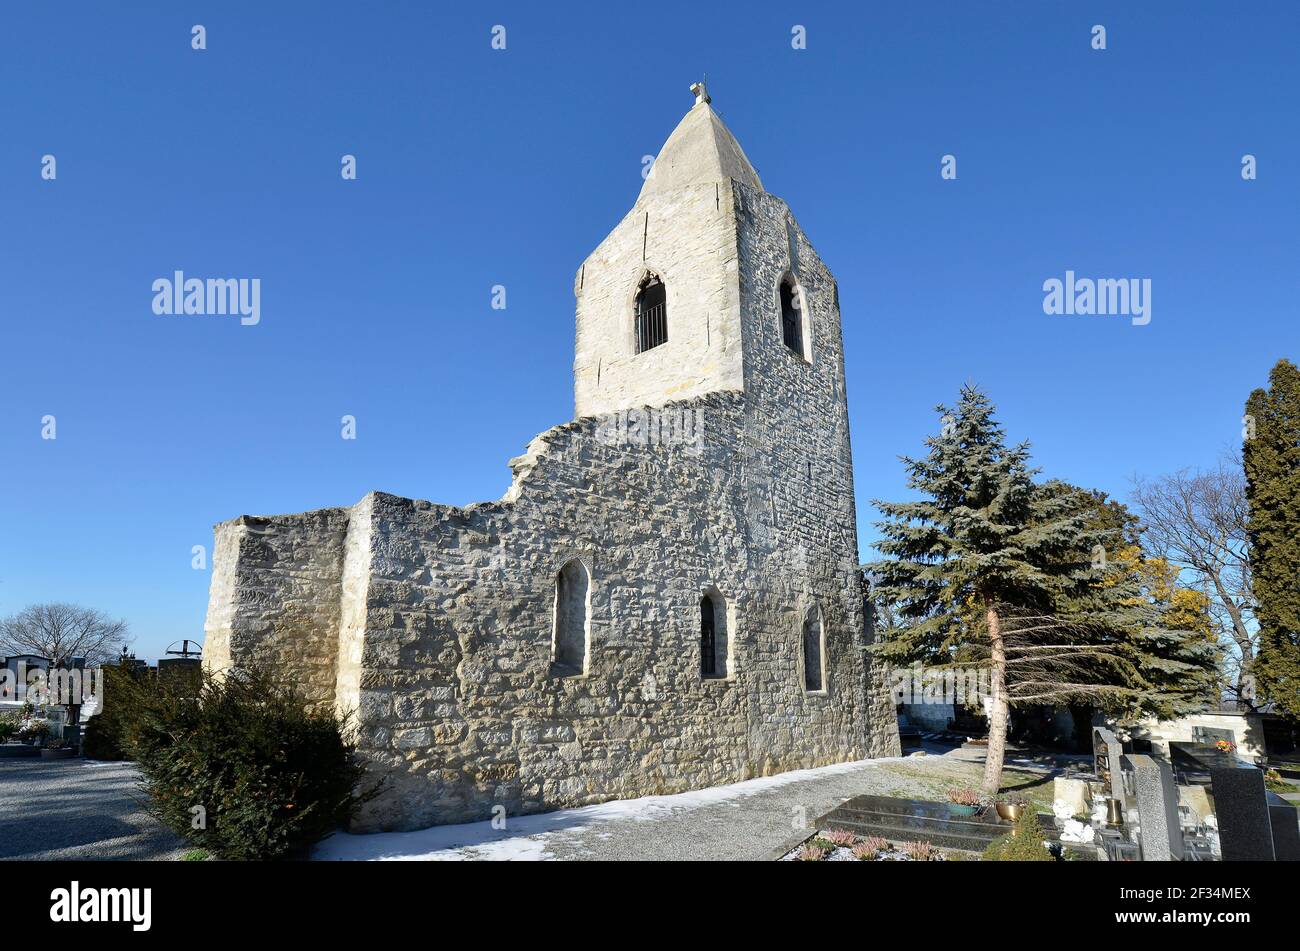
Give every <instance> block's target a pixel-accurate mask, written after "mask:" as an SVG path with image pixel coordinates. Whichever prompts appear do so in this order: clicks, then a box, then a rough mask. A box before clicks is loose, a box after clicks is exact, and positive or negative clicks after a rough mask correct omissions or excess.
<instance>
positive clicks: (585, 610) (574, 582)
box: [551, 559, 591, 677]
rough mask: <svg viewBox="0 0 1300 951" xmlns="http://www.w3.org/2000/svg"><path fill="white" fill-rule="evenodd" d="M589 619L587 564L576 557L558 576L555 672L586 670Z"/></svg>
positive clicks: (567, 674)
mask: <svg viewBox="0 0 1300 951" xmlns="http://www.w3.org/2000/svg"><path fill="white" fill-rule="evenodd" d="M590 623H591V598H590V579H589V577H588V575H587V567H586V565H584V564H583V563H582V562H581V561H579V560H577V559H574V560H573V561H570V562H568V563H567V564H566V565H565V566H564V567H563V568H561V569H560V573H559V574H558V575H556V577H555V634H554V641H553V643H552V649H551V661H552V670H553V672H554V674H555V675H556V676H559V677H573V676H577V675H579V674H583V673H586V670H587V640H588V638H587V631H588V627H589V626H590Z"/></svg>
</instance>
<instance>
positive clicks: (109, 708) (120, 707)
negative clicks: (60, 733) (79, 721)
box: [81, 664, 131, 760]
mask: <svg viewBox="0 0 1300 951" xmlns="http://www.w3.org/2000/svg"><path fill="white" fill-rule="evenodd" d="M101 673H102V675H103V681H102V686H101V691H102V696H101V697H100V698H99V712H97V713H96V714H95V715H94V716H92V717H88V718H87V719H86V725H85V727H84V728H83V729H82V731H81V753H82V755H83V756H85V757H87V758H88V759H102V760H123V759H129V758H130V757H129V756H128V754H127V751H126V728H127V723H126V721H127V716H128V713H129V712H130V710H131V704H130V701H129V700H128V699H127V698H128V696H129V693H130V692H129V691H127V690H122V691H121V692H120V693H119V689H118V688H119V686H127V685H126V684H125V683H124V681H126V680H127V679H128V678H130V677H131V674H130V673H128V672H127V671H126V670H124V669H122V668H121V667H116V666H109V665H107V664H106V665H104V667H102V668H101Z"/></svg>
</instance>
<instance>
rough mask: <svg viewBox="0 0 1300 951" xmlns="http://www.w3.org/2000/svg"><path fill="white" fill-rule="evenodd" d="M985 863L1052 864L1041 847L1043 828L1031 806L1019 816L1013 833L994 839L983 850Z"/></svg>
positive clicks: (1048, 853)
mask: <svg viewBox="0 0 1300 951" xmlns="http://www.w3.org/2000/svg"><path fill="white" fill-rule="evenodd" d="M983 859H984V861H985V862H1054V861H1056V859H1054V858H1053V857H1052V853H1051V852H1049V851H1047V847H1046V846H1045V845H1043V827H1042V826H1041V825H1039V824H1038V815H1037V813H1035V812H1034V809H1033V807H1032V806H1029V807H1028V808H1026V809H1025V811H1024V812H1022V813H1021V814H1020V820H1019V821H1018V822H1017V823H1016V830H1015V832H1013V833H1011V834H1009V835H1004V836H1002V837H1001V838H999V839H994V840H993V841H992V842H990V843H989V845H988V848H986V849H985V850H984V856H983Z"/></svg>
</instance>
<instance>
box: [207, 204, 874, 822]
mask: <svg viewBox="0 0 1300 951" xmlns="http://www.w3.org/2000/svg"><path fill="white" fill-rule="evenodd" d="M642 205H644V207H642ZM647 214H648V215H649V218H648V219H647V218H645V217H642V219H641V220H642V224H641V226H640V229H638V227H637V224H636V222H637V216H638V215H642V216H645V215H647ZM665 216H666V217H665ZM674 216H675V217H674ZM659 218H664V219H665V227H664V228H663V229H662V230H659V231H655V230H647V228H649V229H654V227H655V223H656V220H658V219H659ZM647 221H648V222H649V224H648V225H647V224H646V222H647ZM674 221H675V222H676V223H677V224H681V225H682V228H681V229H678V230H676V231H674V229H673V228H672V227H671V225H672V224H673V223H674ZM687 224H689V228H687V227H686V225H687ZM643 256H644V261H643V260H642V258H643ZM643 264H649V265H651V266H652V267H654V268H656V269H657V270H658V271H659V273H661V274H662V276H664V278H665V280H666V281H667V284H668V294H669V297H668V301H669V314H670V317H669V320H670V323H669V344H667V345H665V346H664V347H662V348H656V350H655V351H649V352H647V353H645V354H641V355H635V354H633V353H630V352H629V350H628V346H629V344H630V340H628V339H625V337H626V334H625V333H624V332H625V330H626V324H627V322H628V316H627V315H628V314H629V313H630V312H631V310H630V309H631V300H632V293H633V292H634V289H635V284H636V281H637V280H638V278H639V275H640V273H641V268H642V266H643ZM787 272H789V273H792V274H794V275H795V276H796V277H797V279H798V281H799V283H800V286H801V287H802V289H803V293H804V297H805V299H806V301H807V308H808V314H809V316H808V333H809V336H810V341H811V342H810V346H809V348H808V353H809V355H810V357H811V359H805V358H804V356H802V355H800V354H796V353H794V352H792V351H790V350H789V349H788V348H786V347H785V346H784V344H783V343H782V339H781V330H780V307H779V301H778V296H777V295H778V285H779V282H780V280H781V277H782V275H784V274H785V273H787ZM576 289H577V292H578V333H577V351H576V359H575V365H574V373H575V399H576V402H577V405H578V407H579V409H580V411H581V412H582V413H583V415H582V418H579V419H578V420H576V421H574V422H572V423H567V424H565V425H563V426H558V427H556V428H554V429H551V430H549V431H548V432H546V433H543V434H542V435H540V436H538V437H537V438H536V439H534V440H533V442H532V443H531V444H530V446H529V447H528V450H527V451H526V452H525V454H524V455H523V456H521V457H519V458H518V459H515V460H512V463H511V465H512V468H513V469H514V472H515V480H514V484H513V485H512V486H511V489H510V490H509V492H507V494H506V496H505V497H504V498H503V499H502V500H500V501H498V502H491V503H484V504H480V505H472V506H469V507H466V508H456V507H451V506H444V505H436V504H433V503H430V502H423V501H415V500H410V499H401V498H397V497H394V496H390V495H385V494H382V493H372V494H371V495H368V496H367V497H366V498H365V499H363V500H362V501H361V502H360V503H358V504H357V505H356V506H354V507H352V508H351V509H329V510H324V511H321V512H311V513H306V514H303V515H295V516H285V517H279V518H271V519H248V518H245V519H239V520H236V521H235V522H228V523H224V524H223V525H220V526H218V527H217V545H216V551H215V554H214V572H213V582H212V600H211V604H210V607H209V617H208V631H209V634H208V638H209V639H208V652H207V653H208V662H209V664H210V665H212V666H215V667H223V666H228V665H231V664H243V663H249V662H272V663H280V664H283V665H285V669H286V670H288V671H295V670H301V671H302V672H303V679H304V680H305V681H306V682H307V684H308V686H309V689H310V691H311V694H312V696H313V698H314V699H316V700H319V701H322V702H325V701H329V700H332V701H333V702H334V703H335V705H336V707H337V708H339V709H340V710H343V711H344V712H348V713H350V714H352V715H353V720H352V722H353V725H354V727H355V731H356V734H355V735H356V739H357V742H358V747H359V749H360V750H361V751H362V752H363V754H364V755H365V757H366V758H367V760H368V762H369V764H370V767H371V769H372V771H373V772H374V773H375V774H376V775H383V776H384V777H385V778H386V780H387V783H386V785H385V787H384V791H383V792H382V794H381V795H380V796H379V797H377V798H376V799H374V800H372V801H371V802H369V803H368V804H367V805H366V807H365V808H364V811H363V812H362V814H361V815H360V816H359V818H358V820H357V822H356V829H357V830H358V831H375V830H386V829H411V828H418V827H422V826H426V825H430V824H433V823H439V822H460V821H469V820H475V819H482V818H486V817H488V816H490V815H491V814H492V810H493V809H494V807H498V806H500V807H504V809H505V810H506V812H507V813H509V814H518V813H523V812H533V811H539V810H545V809H554V808H559V807H564V806H575V805H583V804H588V803H594V802H600V801H604V800H607V799H610V798H616V797H617V798H622V797H630V796H640V795H647V794H655V793H669V792H678V791H683V790H687V789H693V788H699V787H704V786H710V785H716V784H720V783H728V782H735V781H738V780H742V779H746V778H750V777H753V776H758V775H767V774H771V773H776V772H781V771H784V770H789V769H796V768H803V767H811V766H818V765H824V764H829V763H833V762H840V761H844V760H849V759H854V758H861V757H864V756H867V755H891V754H895V753H897V750H898V737H897V729H896V726H894V728H893V731H892V734H891V732H890V727H891V726H893V719H894V718H893V708H892V703H890V702H889V698H888V693H887V686H888V685H887V680H888V676H887V670H886V669H885V668H884V666H883V665H872V664H871V663H870V655H869V651H868V646H869V644H868V640H869V638H868V635H867V632H866V631H865V627H864V614H863V604H862V594H861V587H860V578H859V572H858V551H857V541H856V512H855V506H854V499H853V471H852V456H851V451H850V446H849V435H848V417H847V406H846V400H845V393H844V370H843V352H842V345H841V340H840V325H839V321H840V315H839V302H838V294H837V291H836V288H835V282H834V278H833V277H832V276H831V274H830V272H829V270H828V269H827V268H826V267H825V265H824V264H822V262H821V261H820V259H819V258H818V257H817V255H816V253H815V252H814V251H813V249H812V247H811V245H810V244H809V242H808V241H807V238H806V236H805V235H804V234H803V232H802V231H801V230H800V229H799V227H798V225H797V223H795V222H794V219H793V218H792V217H791V216H790V213H789V210H788V209H787V208H786V206H785V204H784V202H782V201H781V200H780V199H778V198H775V197H773V196H771V195H767V194H766V193H764V192H762V191H759V190H757V189H753V188H749V187H745V186H741V185H738V184H737V183H735V182H722V183H717V184H716V185H714V184H712V183H710V184H709V185H707V186H703V185H695V186H689V187H686V188H683V189H680V190H678V191H675V192H672V193H669V194H667V195H662V194H660V195H656V196H652V197H650V198H647V199H646V200H645V201H644V202H643V203H641V204H639V205H638V207H637V208H634V210H633V212H632V213H631V214H630V215H629V216H628V217H627V218H625V219H624V222H623V223H622V224H620V226H619V227H618V228H616V229H615V232H613V233H611V236H610V238H608V239H606V242H603V243H602V246H601V249H598V252H597V253H596V254H593V255H592V257H591V258H589V259H588V261H587V262H586V264H585V265H584V268H583V271H582V272H580V274H579V278H578V286H577V288H576ZM624 298H626V299H624ZM620 335H623V336H620ZM674 343H676V344H677V347H675V348H674V349H671V350H670V349H669V348H670V347H673V345H674ZM656 351H663V352H662V353H657V352H656ZM633 356H635V357H636V359H632V357H633ZM647 405H648V406H651V407H654V409H646V408H645V407H646V406H647ZM598 413H599V414H602V415H599V416H597V415H595V414H598ZM570 559H580V560H581V561H582V563H583V565H584V566H585V569H586V571H587V573H588V574H589V576H590V641H589V651H588V658H587V665H586V673H585V674H584V675H579V676H568V677H565V676H557V674H556V672H555V671H554V670H553V669H552V665H551V659H552V658H551V649H552V642H553V635H554V628H553V625H554V616H555V611H554V607H555V579H556V576H557V574H558V573H559V571H560V569H561V567H562V566H563V565H564V564H565V563H566V562H568V561H569V560H570ZM706 592H707V593H709V594H710V595H711V596H714V597H715V598H717V599H719V600H720V601H722V602H723V603H722V604H720V605H719V608H720V613H721V614H722V615H723V616H724V617H725V619H726V623H725V643H726V649H727V654H728V659H727V663H726V674H727V676H726V677H725V678H721V679H705V678H702V677H701V674H700V660H699V649H700V648H699V635H700V627H699V625H700V597H701V595H702V594H704V593H706ZM810 615H813V616H818V617H820V620H821V625H822V628H823V630H824V637H825V652H824V657H825V662H824V663H825V676H824V678H823V686H824V689H822V690H819V691H812V692H809V691H807V690H805V688H804V679H803V662H804V658H803V650H804V646H803V640H804V639H803V636H802V630H803V623H804V620H805V618H807V617H809V616H810ZM723 627H724V626H723V625H720V626H719V628H720V630H721V629H723ZM882 683H883V684H884V686H885V692H883V693H882V691H881V690H880V687H881V685H882Z"/></svg>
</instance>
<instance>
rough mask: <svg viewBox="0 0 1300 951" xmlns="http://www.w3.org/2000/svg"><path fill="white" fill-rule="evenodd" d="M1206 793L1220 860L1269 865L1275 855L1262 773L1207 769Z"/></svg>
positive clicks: (1246, 769) (1243, 770)
mask: <svg viewBox="0 0 1300 951" xmlns="http://www.w3.org/2000/svg"><path fill="white" fill-rule="evenodd" d="M1210 789H1211V791H1212V792H1213V793H1214V815H1215V817H1216V818H1217V819H1218V822H1219V847H1220V849H1221V850H1222V852H1223V860H1224V861H1225V862H1272V861H1273V860H1274V859H1275V858H1276V857H1277V855H1276V853H1275V852H1274V849H1273V824H1272V821H1271V820H1270V819H1269V814H1268V812H1269V808H1268V799H1267V798H1266V796H1265V793H1266V792H1267V790H1266V789H1265V788H1264V774H1263V772H1261V771H1260V770H1258V769H1255V768H1253V767H1250V768H1245V769H1211V770H1210Z"/></svg>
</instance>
